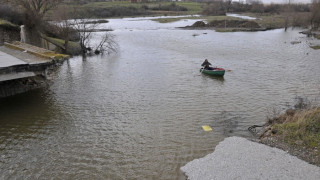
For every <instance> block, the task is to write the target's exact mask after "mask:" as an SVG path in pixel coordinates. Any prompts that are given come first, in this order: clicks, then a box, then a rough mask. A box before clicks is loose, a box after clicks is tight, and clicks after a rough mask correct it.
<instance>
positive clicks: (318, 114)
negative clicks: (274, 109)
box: [272, 107, 320, 153]
mask: <svg viewBox="0 0 320 180" xmlns="http://www.w3.org/2000/svg"><path fill="white" fill-rule="evenodd" d="M273 123H274V124H273V126H272V132H273V133H274V134H275V135H276V136H278V137H279V138H281V139H283V140H284V142H286V143H288V144H292V145H293V144H299V145H303V146H305V147H306V148H319V147H320V107H317V108H313V109H306V110H295V111H293V112H292V111H291V112H290V113H286V114H283V115H281V116H280V117H279V118H278V119H277V120H276V121H274V122H273ZM319 153H320V152H319Z"/></svg>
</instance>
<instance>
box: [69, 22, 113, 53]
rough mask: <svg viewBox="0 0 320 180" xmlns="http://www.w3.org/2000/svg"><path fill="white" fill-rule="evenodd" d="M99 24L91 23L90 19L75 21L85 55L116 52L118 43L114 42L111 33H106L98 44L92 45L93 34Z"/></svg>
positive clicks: (74, 25)
mask: <svg viewBox="0 0 320 180" xmlns="http://www.w3.org/2000/svg"><path fill="white" fill-rule="evenodd" d="M98 26H99V23H98V22H95V21H90V20H88V19H74V21H73V28H74V29H75V30H76V31H77V32H78V33H79V36H80V47H81V49H82V53H83V55H85V54H87V53H91V52H94V53H96V54H99V53H104V52H107V53H108V54H109V53H111V52H116V50H117V47H118V45H117V43H116V41H115V40H114V39H115V36H114V35H112V34H111V33H109V32H105V33H104V34H103V35H102V36H100V38H99V39H100V42H99V43H98V44H95V43H92V41H91V40H92V38H93V34H94V33H95V32H96V29H97V27H98Z"/></svg>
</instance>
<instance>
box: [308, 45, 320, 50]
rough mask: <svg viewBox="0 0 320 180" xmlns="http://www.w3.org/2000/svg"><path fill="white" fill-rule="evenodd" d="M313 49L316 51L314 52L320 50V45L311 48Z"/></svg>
mask: <svg viewBox="0 0 320 180" xmlns="http://www.w3.org/2000/svg"><path fill="white" fill-rule="evenodd" d="M310 47H311V48H312V49H314V50H318V49H320V45H317V46H310Z"/></svg>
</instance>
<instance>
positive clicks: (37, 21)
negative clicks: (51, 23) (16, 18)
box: [8, 0, 62, 45]
mask: <svg viewBox="0 0 320 180" xmlns="http://www.w3.org/2000/svg"><path fill="white" fill-rule="evenodd" d="M61 1H62V0H8V2H9V3H11V4H13V5H15V6H16V7H19V8H20V9H21V10H22V11H23V13H24V16H25V20H24V25H25V27H26V30H27V32H26V34H27V36H28V37H29V38H27V43H31V44H34V45H39V44H40V32H41V31H42V27H43V22H44V21H43V17H44V15H45V14H46V13H47V12H48V11H49V10H51V9H53V8H54V7H56V6H57V5H58V4H59V3H60V2H61Z"/></svg>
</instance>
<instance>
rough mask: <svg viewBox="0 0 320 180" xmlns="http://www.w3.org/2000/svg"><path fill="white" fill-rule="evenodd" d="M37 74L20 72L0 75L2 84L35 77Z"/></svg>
mask: <svg viewBox="0 0 320 180" xmlns="http://www.w3.org/2000/svg"><path fill="white" fill-rule="evenodd" d="M34 76H36V74H35V73H34V72H19V73H10V74H0V82H2V81H9V80H13V79H21V78H28V77H34Z"/></svg>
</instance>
